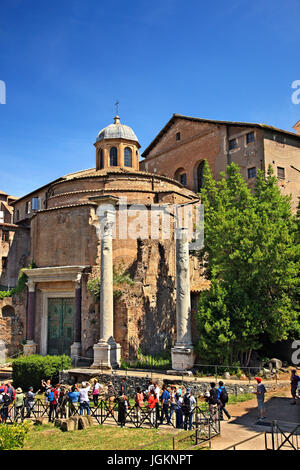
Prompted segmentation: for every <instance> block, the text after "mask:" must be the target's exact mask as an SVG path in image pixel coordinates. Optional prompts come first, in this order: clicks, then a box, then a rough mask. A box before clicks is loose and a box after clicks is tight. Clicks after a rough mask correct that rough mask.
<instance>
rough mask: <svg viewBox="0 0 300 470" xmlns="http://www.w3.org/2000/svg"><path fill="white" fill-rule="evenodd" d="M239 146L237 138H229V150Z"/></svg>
mask: <svg viewBox="0 0 300 470" xmlns="http://www.w3.org/2000/svg"><path fill="white" fill-rule="evenodd" d="M236 148H237V140H236V139H230V140H229V150H233V149H236Z"/></svg>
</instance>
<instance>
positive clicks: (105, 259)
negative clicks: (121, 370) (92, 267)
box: [91, 197, 121, 369]
mask: <svg viewBox="0 0 300 470" xmlns="http://www.w3.org/2000/svg"><path fill="white" fill-rule="evenodd" d="M93 200H94V201H95V200H96V202H97V203H98V210H97V215H98V217H99V222H100V230H99V231H98V234H99V236H100V238H101V275H100V340H99V342H98V343H97V344H95V345H94V363H93V365H92V366H91V367H92V368H99V367H101V368H105V369H111V368H114V367H118V366H119V365H120V355H121V346H120V345H119V344H117V343H116V341H115V339H114V298H113V251H112V241H113V230H114V226H115V211H114V210H109V209H106V208H105V209H103V206H104V204H105V205H107V204H113V205H115V204H116V202H117V199H116V198H110V197H107V198H106V197H99V199H98V198H93ZM101 206H102V207H101ZM112 209H113V208H112Z"/></svg>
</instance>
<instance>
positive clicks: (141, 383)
mask: <svg viewBox="0 0 300 470" xmlns="http://www.w3.org/2000/svg"><path fill="white" fill-rule="evenodd" d="M92 378H98V379H99V382H100V383H101V384H104V385H108V383H109V382H110V381H112V382H113V385H114V387H115V389H116V391H117V392H118V391H119V390H120V388H121V382H122V379H123V378H125V379H126V382H127V384H128V386H129V392H128V395H129V396H130V397H134V394H135V392H136V389H137V387H140V388H141V390H146V389H147V388H148V386H149V380H150V372H149V373H148V375H147V372H145V377H136V376H133V375H130V372H128V374H126V373H125V372H124V375H111V374H95V373H94V374H93V373H92V372H90V373H88V374H87V373H84V372H82V373H80V372H79V370H78V372H77V371H76V373H75V372H74V371H62V372H60V374H59V380H60V383H61V384H63V383H65V384H69V385H71V384H74V383H81V382H82V381H86V380H91V379H92ZM214 380H215V379H214V378H213V377H212V380H211V381H214ZM157 382H158V383H159V385H160V386H162V384H163V383H164V384H166V385H176V386H181V387H183V388H184V389H186V388H188V387H189V388H190V389H191V390H192V393H193V395H194V396H195V397H201V396H203V394H204V393H205V392H206V391H207V390H209V389H210V382H208V381H207V382H202V381H201V382H200V381H198V380H197V379H195V380H189V381H185V380H184V378H183V380H175V379H172V378H164V379H163V381H162V380H157ZM225 382H226V381H224V383H225ZM264 385H265V387H266V390H267V391H273V390H276V389H278V388H283V387H286V384H280V383H278V384H270V383H268V382H267V381H264ZM225 386H226V389H227V391H228V394H230V395H241V394H244V393H252V392H253V391H255V390H256V383H250V384H249V383H245V382H240V383H225Z"/></svg>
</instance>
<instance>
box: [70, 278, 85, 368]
mask: <svg viewBox="0 0 300 470" xmlns="http://www.w3.org/2000/svg"><path fill="white" fill-rule="evenodd" d="M81 278H82V273H78V275H77V278H76V281H75V312H74V313H75V315H74V317H75V318H74V343H73V344H72V345H71V359H72V363H73V364H74V365H77V361H78V359H80V355H81Z"/></svg>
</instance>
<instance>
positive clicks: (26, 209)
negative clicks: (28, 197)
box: [25, 201, 30, 215]
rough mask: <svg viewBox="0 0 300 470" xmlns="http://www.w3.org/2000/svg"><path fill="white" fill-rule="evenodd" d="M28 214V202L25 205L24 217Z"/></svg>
mask: <svg viewBox="0 0 300 470" xmlns="http://www.w3.org/2000/svg"><path fill="white" fill-rule="evenodd" d="M29 213H30V207H29V201H27V202H26V203H25V215H26V214H29Z"/></svg>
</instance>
